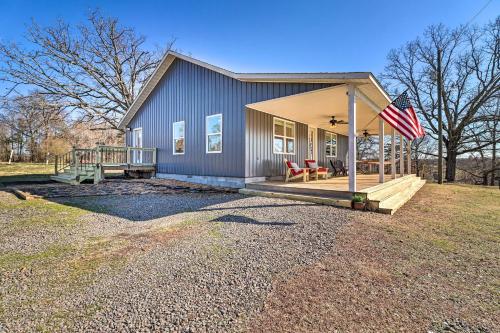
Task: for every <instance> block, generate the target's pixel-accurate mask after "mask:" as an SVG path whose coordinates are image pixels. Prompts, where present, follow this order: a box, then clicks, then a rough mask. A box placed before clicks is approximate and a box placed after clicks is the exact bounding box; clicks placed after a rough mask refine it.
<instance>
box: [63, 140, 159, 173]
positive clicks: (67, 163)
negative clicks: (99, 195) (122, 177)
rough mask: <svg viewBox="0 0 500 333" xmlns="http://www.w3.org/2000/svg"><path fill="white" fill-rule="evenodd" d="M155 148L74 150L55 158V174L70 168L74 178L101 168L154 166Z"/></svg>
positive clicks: (108, 147)
mask: <svg viewBox="0 0 500 333" xmlns="http://www.w3.org/2000/svg"><path fill="white" fill-rule="evenodd" d="M156 151H157V149H156V148H140V147H114V146H97V147H95V148H76V147H74V148H73V149H72V150H71V151H69V152H67V153H64V154H62V155H57V156H56V157H55V174H56V175H58V174H59V173H60V172H61V171H63V170H64V169H66V168H68V167H71V168H73V170H74V173H75V176H77V175H78V174H80V173H81V172H82V171H83V170H87V169H89V168H92V167H101V166H104V167H105V166H120V165H135V166H154V165H156Z"/></svg>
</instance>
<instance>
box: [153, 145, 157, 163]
mask: <svg viewBox="0 0 500 333" xmlns="http://www.w3.org/2000/svg"><path fill="white" fill-rule="evenodd" d="M156 150H157V148H154V150H153V165H156Z"/></svg>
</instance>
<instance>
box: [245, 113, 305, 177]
mask: <svg viewBox="0 0 500 333" xmlns="http://www.w3.org/2000/svg"><path fill="white" fill-rule="evenodd" d="M273 118H274V116H273V115H270V114H268V113H264V112H259V111H256V110H252V109H248V108H247V110H246V123H247V132H246V159H245V160H246V167H245V169H246V177H272V176H281V175H284V174H285V164H284V162H283V159H284V158H286V159H288V160H290V161H292V162H296V163H298V164H299V165H303V164H304V160H305V159H306V157H307V125H306V124H302V123H298V122H295V132H296V133H295V154H275V153H274V152H273V137H274V133H273ZM288 120H291V121H293V119H288Z"/></svg>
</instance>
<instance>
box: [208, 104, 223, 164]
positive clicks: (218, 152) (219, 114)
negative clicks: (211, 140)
mask: <svg viewBox="0 0 500 333" xmlns="http://www.w3.org/2000/svg"><path fill="white" fill-rule="evenodd" d="M214 117H220V133H210V134H208V131H207V130H208V119H209V118H214ZM222 118H223V117H222V113H217V114H212V115H210V116H206V117H205V152H206V153H207V154H220V153H222V137H223V134H222V132H223V129H222V124H223V120H222ZM209 135H220V150H217V151H208V136H209Z"/></svg>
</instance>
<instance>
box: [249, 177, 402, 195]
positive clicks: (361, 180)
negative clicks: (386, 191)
mask: <svg viewBox="0 0 500 333" xmlns="http://www.w3.org/2000/svg"><path fill="white" fill-rule="evenodd" d="M356 178H357V190H358V191H361V190H364V189H367V188H369V187H373V186H376V185H379V184H380V183H379V181H378V174H358V175H356ZM397 178H400V176H397ZM389 180H392V179H391V175H385V177H384V182H387V181H389ZM254 184H262V185H269V186H279V187H289V188H297V189H315V190H329V191H345V192H348V191H349V177H347V176H342V177H332V178H329V179H321V178H320V179H319V180H315V179H312V180H310V181H308V182H302V181H300V182H299V181H291V182H288V183H285V182H284V181H283V180H268V181H265V182H259V183H254Z"/></svg>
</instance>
